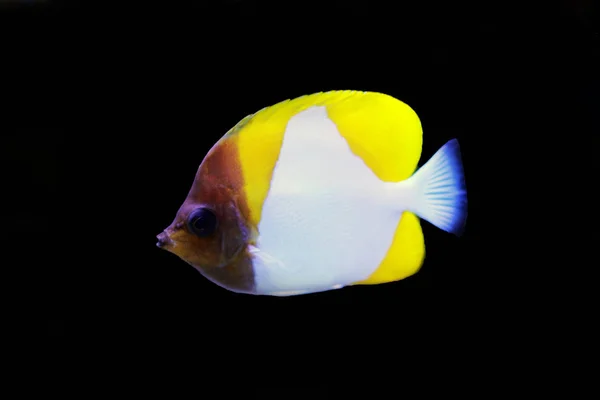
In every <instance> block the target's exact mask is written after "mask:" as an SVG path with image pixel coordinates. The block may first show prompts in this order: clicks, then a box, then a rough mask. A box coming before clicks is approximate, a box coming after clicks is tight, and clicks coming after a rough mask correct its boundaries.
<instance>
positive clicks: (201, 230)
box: [187, 207, 217, 237]
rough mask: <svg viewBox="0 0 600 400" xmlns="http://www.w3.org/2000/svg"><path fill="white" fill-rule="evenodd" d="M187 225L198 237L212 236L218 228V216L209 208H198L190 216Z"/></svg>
mask: <svg viewBox="0 0 600 400" xmlns="http://www.w3.org/2000/svg"><path fill="white" fill-rule="evenodd" d="M187 226H188V229H189V230H190V232H192V233H193V234H194V235H196V236H198V237H206V236H210V235H212V234H213V233H214V232H215V230H216V229H217V216H216V215H215V213H214V212H212V211H211V210H209V209H208V208H205V207H201V208H197V209H195V210H194V211H192V213H191V214H190V216H189V217H188V220H187Z"/></svg>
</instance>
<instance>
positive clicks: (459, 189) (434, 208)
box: [407, 139, 467, 236]
mask: <svg viewBox="0 0 600 400" xmlns="http://www.w3.org/2000/svg"><path fill="white" fill-rule="evenodd" d="M407 183H408V184H409V187H410V190H411V192H412V195H411V196H410V197H412V201H411V202H410V203H411V207H410V208H411V209H412V210H411V211H413V212H414V213H415V214H417V216H419V217H420V218H423V219H424V220H426V221H429V222H430V223H432V224H433V225H435V226H437V227H438V228H440V229H443V230H445V231H446V232H450V233H453V234H455V235H459V236H460V235H461V234H462V232H463V230H464V226H465V223H466V220H467V190H466V187H465V178H464V172H463V166H462V161H461V157H460V147H459V145H458V140H456V139H452V140H450V141H449V142H448V143H446V144H445V145H443V146H442V147H441V148H440V149H439V150H438V151H437V152H436V153H435V154H434V155H433V157H431V159H430V160H429V161H427V163H426V164H425V165H423V166H422V167H421V168H420V169H419V170H418V171H417V172H415V174H414V175H413V176H412V177H410V178H409V179H408V182H407Z"/></svg>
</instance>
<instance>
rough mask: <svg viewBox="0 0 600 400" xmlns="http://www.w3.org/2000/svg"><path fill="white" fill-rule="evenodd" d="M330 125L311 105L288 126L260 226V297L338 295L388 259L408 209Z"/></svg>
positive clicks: (257, 257)
mask: <svg viewBox="0 0 600 400" xmlns="http://www.w3.org/2000/svg"><path fill="white" fill-rule="evenodd" d="M391 192H393V191H390V184H386V183H385V182H382V181H381V180H380V179H379V178H378V177H377V176H376V175H375V174H374V173H373V172H372V171H371V169H369V168H368V167H367V165H366V164H365V163H364V161H363V160H362V159H361V158H360V157H358V156H356V155H355V154H354V153H352V151H351V150H350V147H349V146H348V143H347V142H346V140H345V139H344V138H343V137H342V136H341V134H340V133H339V131H338V129H337V127H336V125H335V124H334V122H333V121H332V120H330V119H329V117H328V115H327V111H326V109H325V107H311V108H309V109H307V110H305V111H303V112H301V113H299V114H297V115H295V116H294V117H292V118H291V119H290V121H289V123H288V125H287V129H286V132H285V135H284V138H283V144H282V148H281V151H280V154H279V160H278V162H277V165H276V167H275V169H274V171H273V176H272V180H271V186H270V190H269V194H268V196H267V198H266V200H265V202H264V204H263V209H262V218H261V221H260V223H259V226H258V230H259V234H260V236H259V239H258V242H257V246H256V250H257V252H258V253H261V254H262V255H261V254H256V255H255V257H254V260H253V265H254V273H255V284H256V292H257V294H271V295H278V296H286V295H294V294H300V293H312V292H320V291H325V290H330V289H337V288H340V287H343V286H346V285H348V284H351V283H354V282H357V281H360V280H363V279H366V278H368V277H369V276H370V275H371V274H372V273H373V272H374V271H375V270H376V269H377V267H378V266H379V264H380V263H381V262H382V261H383V259H384V258H385V256H386V254H387V251H388V249H389V247H390V246H391V243H392V239H393V237H394V233H395V230H396V227H397V226H398V223H399V222H400V217H401V214H402V211H403V210H402V205H401V204H395V203H396V202H395V201H392V200H393V199H391V198H390V197H395V198H396V199H397V198H398V197H397V195H396V196H393V195H392V193H391Z"/></svg>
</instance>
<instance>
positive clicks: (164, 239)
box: [156, 232, 173, 249]
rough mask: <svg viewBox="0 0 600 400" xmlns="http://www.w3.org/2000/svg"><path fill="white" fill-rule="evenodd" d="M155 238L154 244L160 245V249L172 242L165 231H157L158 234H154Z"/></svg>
mask: <svg viewBox="0 0 600 400" xmlns="http://www.w3.org/2000/svg"><path fill="white" fill-rule="evenodd" d="M156 238H157V239H158V242H156V246H157V247H160V248H161V249H165V248H167V247H169V246H171V245H172V244H173V241H172V240H171V238H170V237H169V235H168V234H167V232H162V233H159V234H158V235H156Z"/></svg>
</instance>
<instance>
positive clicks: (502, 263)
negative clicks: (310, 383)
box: [0, 0, 599, 374]
mask: <svg viewBox="0 0 600 400" xmlns="http://www.w3.org/2000/svg"><path fill="white" fill-rule="evenodd" d="M477 4H478V3H477ZM593 12H594V10H593V7H592V2H590V1H563V2H557V3H547V4H546V5H545V6H544V7H542V8H536V7H534V5H533V3H531V4H530V3H527V2H522V3H518V5H508V4H505V5H492V4H489V5H484V6H482V5H481V4H478V5H475V4H472V3H456V2H441V3H438V2H383V1H369V2H363V1H337V2H336V1H321V2H317V1H308V2H289V3H288V2H266V1H249V0H239V1H221V2H176V3H173V4H171V3H168V2H160V3H156V2H148V3H145V2H144V3H142V4H135V5H133V4H130V5H125V4H124V3H114V2H81V3H69V2H64V1H51V0H48V1H45V2H30V3H29V4H25V2H17V1H13V2H3V3H2V5H0V30H1V36H0V37H1V39H0V40H1V41H2V46H1V50H0V51H1V53H0V54H1V55H0V63H1V64H2V65H1V67H0V68H2V69H3V70H4V72H3V73H2V87H1V88H0V98H2V102H3V104H2V108H1V109H0V114H1V115H2V119H1V121H0V131H1V134H2V145H1V148H0V151H1V153H0V154H1V156H0V161H1V162H2V172H3V176H4V177H5V178H4V181H3V192H4V193H5V194H4V195H3V201H4V202H5V203H4V205H3V207H2V218H3V221H4V224H3V225H4V226H5V228H4V229H3V231H4V232H3V235H4V240H3V243H5V247H4V248H5V249H7V250H8V251H7V255H6V258H4V259H3V261H2V264H3V268H2V269H3V272H4V274H5V277H6V278H5V279H3V286H5V288H6V290H5V293H7V294H8V295H9V300H7V303H6V305H7V309H8V310H7V311H8V313H10V315H14V316H15V317H17V319H16V320H18V321H20V323H21V324H24V325H22V326H25V325H27V326H29V324H32V325H33V327H32V328H30V329H29V328H28V329H26V330H25V331H26V333H24V334H25V335H27V336H28V337H29V335H31V337H33V338H34V339H33V340H34V341H35V342H37V343H43V344H44V347H45V349H46V350H52V351H56V354H62V356H63V357H64V356H65V354H67V353H68V351H67V349H69V350H73V349H75V350H76V354H78V355H83V358H82V362H84V363H85V362H90V361H91V363H92V364H96V362H95V360H96V359H95V358H93V357H92V356H91V355H89V354H91V353H89V352H94V353H95V352H96V351H99V352H100V353H104V352H105V351H106V353H104V354H112V355H114V357H115V358H113V359H112V360H113V361H112V364H111V365H112V366H113V368H117V367H119V366H121V364H122V363H126V362H132V363H133V365H135V366H136V367H135V368H138V367H140V366H143V365H145V363H146V361H148V364H149V365H151V364H152V363H151V360H154V359H155V358H156V357H157V354H159V353H160V354H162V353H172V354H179V355H181V356H182V357H184V358H185V355H186V354H190V353H193V354H196V353H198V354H200V355H199V356H194V357H190V360H192V361H193V360H196V361H195V363H196V364H207V363H209V364H211V365H214V364H216V363H219V362H224V363H225V364H224V365H223V366H220V367H219V368H224V370H226V371H229V372H231V369H232V368H233V369H235V370H243V371H246V372H247V370H248V369H250V370H252V369H253V368H256V367H253V365H255V364H253V363H254V362H258V361H260V362H264V363H269V365H271V366H276V367H277V366H278V365H282V366H284V367H282V369H283V371H281V372H282V373H284V374H285V373H287V370H286V368H288V365H289V363H291V364H294V363H295V362H296V360H299V362H300V361H301V362H306V363H311V362H312V363H313V364H318V365H321V364H322V362H321V361H320V360H321V357H324V359H325V360H328V355H331V357H332V358H333V359H334V361H335V360H337V359H336V358H334V357H337V354H338V353H339V352H341V353H344V354H350V355H351V356H358V355H380V356H381V357H382V359H385V360H387V361H388V362H394V363H400V364H401V363H402V361H401V360H403V357H405V356H406V354H407V353H408V352H413V351H416V352H417V353H418V354H420V355H421V356H422V358H425V359H426V358H427V357H426V356H425V354H428V355H431V354H434V355H435V354H441V353H440V352H445V351H451V352H452V353H453V354H456V355H458V356H459V358H460V359H464V357H466V356H465V354H467V353H469V354H474V355H476V357H481V358H482V359H487V360H489V359H491V358H490V357H491V356H489V355H488V354H489V353H490V352H501V351H498V350H499V349H503V348H510V347H511V346H510V345H508V344H507V343H508V341H509V339H508V338H517V339H515V340H517V341H518V340H519V339H518V337H519V335H520V333H517V332H518V329H517V328H516V327H515V325H517V324H518V323H517V322H514V320H513V319H512V318H509V320H511V321H513V323H514V324H515V325H511V323H508V324H506V323H500V322H498V321H505V317H506V316H507V315H509V314H511V313H512V311H509V310H513V309H514V308H508V306H509V305H510V303H511V302H513V301H516V300H515V298H516V292H517V289H516V288H517V287H521V286H522V284H521V281H522V280H524V278H523V277H524V276H525V275H530V273H531V272H534V273H538V272H539V269H540V268H541V267H540V266H539V263H538V262H536V261H535V257H536V255H535V254H531V253H530V252H527V251H523V249H522V248H521V247H520V246H519V245H518V244H517V243H518V242H519V240H520V239H521V238H523V237H527V236H528V235H529V233H531V232H537V231H538V230H539V229H540V227H539V226H537V225H536V224H537V222H538V221H537V219H536V218H535V217H534V216H533V215H532V214H533V213H532V212H530V211H534V209H535V208H536V207H538V206H536V205H535V204H538V205H539V202H538V201H537V198H539V196H536V195H535V194H534V193H535V191H536V189H537V188H538V187H539V186H543V184H542V182H543V181H544V180H545V179H553V178H554V177H556V176H557V174H559V172H560V171H559V169H558V168H557V167H556V166H555V165H553V164H549V163H542V162H540V163H538V162H536V160H537V157H538V156H539V157H542V155H543V153H544V149H545V147H546V146H547V145H549V144H552V143H554V144H556V143H555V141H556V140H558V139H556V138H559V137H560V138H561V139H560V140H565V139H564V138H565V135H572V138H574V139H575V141H579V142H580V143H591V139H590V138H591V134H592V132H596V133H597V129H596V127H597V121H596V120H594V119H593V113H592V111H594V110H596V111H597V107H598V93H599V91H598V90H599V87H598V79H597V77H596V76H595V75H594V74H593V71H594V70H598V40H599V37H598V25H597V24H595V20H594V14H593ZM332 89H354V90H370V91H381V92H385V93H387V94H390V95H393V96H394V97H397V98H399V99H401V100H403V101H404V102H406V103H407V104H409V105H410V106H411V107H412V108H413V109H414V110H415V111H416V112H417V114H418V115H419V116H420V118H421V121H422V124H423V129H424V144H423V152H422V157H421V163H420V165H422V163H423V162H424V161H426V160H427V159H429V157H431V156H432V155H433V153H434V152H435V151H436V150H437V149H438V148H439V147H440V146H442V145H443V144H444V143H445V142H446V141H448V140H449V139H451V138H458V139H459V142H460V144H461V149H462V153H463V161H464V165H465V172H466V179H467V185H468V192H469V202H470V207H469V219H468V222H467V228H466V232H465V235H464V236H463V237H461V238H455V237H453V236H452V235H449V234H446V233H444V232H442V231H440V230H438V229H436V228H434V227H432V226H431V225H430V224H428V223H427V222H423V221H422V226H423V231H424V235H425V240H426V246H427V258H426V261H425V264H424V266H423V268H422V269H421V271H420V272H419V273H418V274H416V275H415V276H413V277H410V278H408V279H406V280H404V281H401V282H397V283H391V284H386V285H378V286H360V287H352V288H345V289H343V290H339V291H332V292H327V293H320V294H313V295H307V296H299V297H292V298H270V297H263V296H244V295H238V294H234V293H229V292H227V291H225V290H223V289H221V288H219V287H217V286H215V285H213V284H211V283H210V282H208V281H207V280H206V279H204V278H203V277H202V276H201V275H200V274H198V273H197V272H196V271H195V270H193V269H192V268H191V267H190V266H188V265H187V264H185V263H184V262H183V261H181V260H178V259H177V258H176V257H175V256H173V255H171V254H169V253H167V252H165V251H161V250H159V249H157V248H156V247H155V243H156V240H155V236H156V234H158V233H159V232H161V231H162V229H164V228H165V227H166V226H167V225H168V224H169V223H170V222H171V221H172V219H173V217H174V215H175V213H176V211H177V209H178V207H179V205H180V204H181V202H182V201H183V200H184V198H185V196H186V194H187V192H188V190H189V188H190V186H191V184H192V180H193V178H194V174H195V172H196V170H197V168H198V165H199V164H200V162H201V161H202V159H203V157H204V155H205V154H206V152H207V151H208V150H209V149H210V147H211V146H212V145H213V144H214V142H215V141H216V140H218V139H219V138H220V137H221V136H222V134H223V133H224V132H226V131H227V130H228V129H229V128H230V127H231V126H233V125H234V124H235V123H236V122H238V121H239V120H240V119H241V118H242V117H244V116H246V115H248V114H249V113H252V112H255V111H257V110H259V109H261V108H263V107H265V106H268V105H271V104H274V103H276V102H278V101H281V100H284V99H287V98H294V97H296V96H299V95H303V94H309V93H313V92H317V91H326V90H332ZM594 124H596V125H594ZM586 140H587V141H588V142H585V141H586ZM582 141H583V142H582ZM582 147H585V146H582ZM557 171H558V172H557ZM549 175H551V176H549ZM523 230H526V231H528V232H529V233H528V232H525V233H523ZM324 234H325V232H324ZM532 236H535V234H532ZM13 253H14V254H13ZM9 254H10V255H9ZM517 308H519V307H517ZM17 326H21V325H19V324H17ZM15 331H18V329H17V330H15ZM20 335H21V334H20ZM499 337H501V338H502V339H498V338H499ZM69 354H70V353H69ZM334 354H336V356H334ZM482 354H485V356H484V355H482ZM221 355H222V356H221ZM51 360H52V359H51ZM190 360H188V361H189V362H192V361H190ZM198 360H202V362H199V361H198ZM248 361H250V362H251V363H250V364H249V365H247V364H244V363H245V362H248ZM329 361H331V360H329ZM236 362H243V363H242V364H235V363H236ZM335 362H336V363H339V361H335ZM349 365H350V368H353V367H352V364H349ZM54 368H58V366H57V365H54ZM131 368H134V367H133V366H132V367H131ZM357 368H358V367H357ZM360 368H363V369H371V365H369V364H362V363H361V364H360ZM58 369H59V370H60V368H58ZM126 369H127V368H126Z"/></svg>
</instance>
